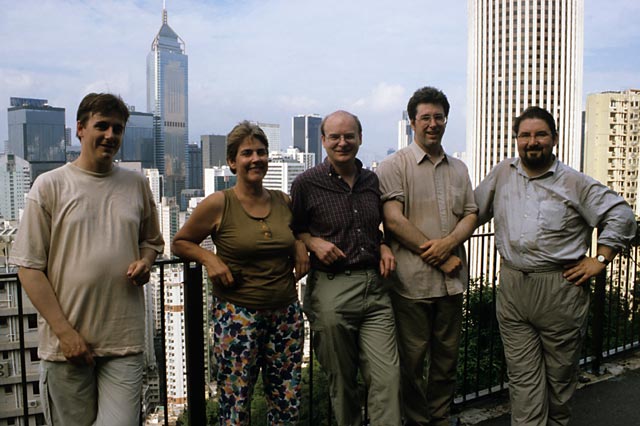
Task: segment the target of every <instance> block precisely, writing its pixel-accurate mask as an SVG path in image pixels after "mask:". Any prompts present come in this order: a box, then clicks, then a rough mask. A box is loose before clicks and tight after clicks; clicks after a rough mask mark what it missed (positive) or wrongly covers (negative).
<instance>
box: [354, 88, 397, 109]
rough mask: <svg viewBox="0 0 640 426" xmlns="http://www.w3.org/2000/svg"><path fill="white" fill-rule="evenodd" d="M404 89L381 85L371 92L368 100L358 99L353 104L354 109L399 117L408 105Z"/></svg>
mask: <svg viewBox="0 0 640 426" xmlns="http://www.w3.org/2000/svg"><path fill="white" fill-rule="evenodd" d="M405 92H406V91H405V89H404V87H402V86H401V85H398V84H387V83H379V84H378V85H377V86H376V87H374V88H373V90H371V93H370V94H369V96H367V97H366V98H361V99H358V100H357V101H355V102H354V103H353V107H354V108H359V109H364V110H369V111H373V112H393V113H395V114H398V115H399V112H401V111H402V109H403V103H405V104H406V102H407V99H406V97H407V96H406V93H405Z"/></svg>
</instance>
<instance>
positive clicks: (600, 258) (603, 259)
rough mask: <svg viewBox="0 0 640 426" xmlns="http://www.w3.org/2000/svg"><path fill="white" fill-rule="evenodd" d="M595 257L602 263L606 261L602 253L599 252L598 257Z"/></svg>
mask: <svg viewBox="0 0 640 426" xmlns="http://www.w3.org/2000/svg"><path fill="white" fill-rule="evenodd" d="M596 259H597V260H598V262H600V263H604V264H605V265H606V264H607V263H608V262H607V258H606V257H604V256H603V255H601V254H599V255H598V257H596Z"/></svg>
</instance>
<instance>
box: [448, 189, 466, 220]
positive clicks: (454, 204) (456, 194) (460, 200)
mask: <svg viewBox="0 0 640 426" xmlns="http://www.w3.org/2000/svg"><path fill="white" fill-rule="evenodd" d="M464 203H465V191H464V190H463V189H462V188H455V187H452V188H451V211H452V212H453V214H454V215H455V216H456V217H457V218H459V217H462V214H463V213H464V205H465V204H464Z"/></svg>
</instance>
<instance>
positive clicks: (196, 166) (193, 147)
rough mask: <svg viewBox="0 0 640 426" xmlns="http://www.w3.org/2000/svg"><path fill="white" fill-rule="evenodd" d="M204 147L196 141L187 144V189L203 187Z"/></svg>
mask: <svg viewBox="0 0 640 426" xmlns="http://www.w3.org/2000/svg"><path fill="white" fill-rule="evenodd" d="M202 170H203V167H202V148H200V145H198V144H196V143H191V144H189V145H187V189H202V188H203V186H202V177H203V171H202Z"/></svg>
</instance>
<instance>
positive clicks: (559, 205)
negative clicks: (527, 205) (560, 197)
mask: <svg viewBox="0 0 640 426" xmlns="http://www.w3.org/2000/svg"><path fill="white" fill-rule="evenodd" d="M566 216H567V206H566V205H565V204H564V203H563V202H562V201H557V200H543V201H541V202H540V216H539V217H538V223H539V224H540V228H542V229H548V230H551V231H560V230H562V229H564V227H565V222H566V219H565V218H566Z"/></svg>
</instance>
